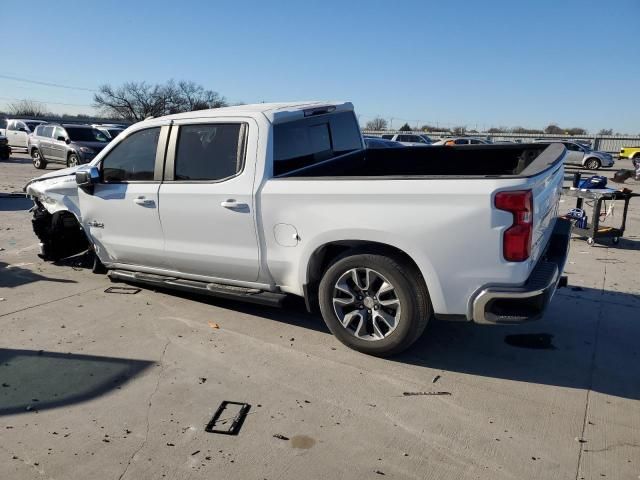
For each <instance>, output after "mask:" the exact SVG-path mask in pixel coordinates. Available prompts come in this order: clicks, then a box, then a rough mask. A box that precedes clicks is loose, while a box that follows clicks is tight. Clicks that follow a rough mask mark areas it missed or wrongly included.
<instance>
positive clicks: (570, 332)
mask: <svg viewBox="0 0 640 480" xmlns="http://www.w3.org/2000/svg"><path fill="white" fill-rule="evenodd" d="M639 310H640V296H638V295H633V294H627V293H618V292H608V291H605V292H602V291H600V290H594V289H590V288H580V287H574V289H567V290H562V291H559V292H558V294H556V296H555V297H554V299H553V301H552V303H551V305H550V307H549V310H548V311H547V314H546V315H545V317H544V318H543V319H542V320H539V321H538V322H533V323H530V324H525V325H516V326H489V325H488V326H485V325H476V324H473V323H466V322H465V323H454V322H445V321H435V322H432V323H431V324H430V325H429V326H428V327H427V331H426V334H425V335H424V336H423V337H422V338H421V339H420V340H418V341H417V342H416V344H415V345H414V346H412V347H411V348H410V349H409V350H408V351H406V352H405V353H403V354H401V355H399V356H397V357H394V358H392V359H391V360H392V361H395V362H401V363H407V364H412V365H417V366H423V367H429V368H431V369H436V370H441V371H443V372H445V373H446V372H457V373H463V374H467V375H474V376H478V377H487V378H500V379H506V380H512V381H516V382H523V383H538V384H543V385H551V386H558V387H568V388H575V389H583V390H587V389H592V390H594V391H597V392H600V393H603V394H606V395H613V396H617V397H622V398H628V399H633V400H639V399H640V345H639V344H638V342H637V339H638V338H640V316H638V311H639Z"/></svg>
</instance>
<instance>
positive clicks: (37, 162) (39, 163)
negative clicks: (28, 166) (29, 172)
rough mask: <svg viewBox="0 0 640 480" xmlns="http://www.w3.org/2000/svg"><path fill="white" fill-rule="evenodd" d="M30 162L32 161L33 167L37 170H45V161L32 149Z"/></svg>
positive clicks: (38, 151) (35, 149) (37, 151)
mask: <svg viewBox="0 0 640 480" xmlns="http://www.w3.org/2000/svg"><path fill="white" fill-rule="evenodd" d="M31 160H32V161H33V166H34V167H36V168H37V169H38V170H44V169H45V168H47V161H46V160H45V159H44V158H43V157H42V155H41V154H40V150H38V149H37V148H34V149H33V150H31Z"/></svg>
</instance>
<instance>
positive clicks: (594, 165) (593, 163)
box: [584, 158, 601, 170]
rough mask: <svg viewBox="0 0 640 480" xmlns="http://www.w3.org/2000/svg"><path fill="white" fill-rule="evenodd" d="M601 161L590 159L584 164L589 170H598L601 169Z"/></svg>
mask: <svg viewBox="0 0 640 480" xmlns="http://www.w3.org/2000/svg"><path fill="white" fill-rule="evenodd" d="M600 165H601V164H600V160H598V159H597V158H589V159H588V160H587V161H586V163H585V164H584V166H585V167H587V168H588V169H589V170H598V169H599V168H600Z"/></svg>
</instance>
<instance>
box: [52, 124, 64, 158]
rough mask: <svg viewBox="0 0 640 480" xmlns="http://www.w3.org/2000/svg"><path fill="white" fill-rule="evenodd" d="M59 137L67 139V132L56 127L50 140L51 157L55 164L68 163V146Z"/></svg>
mask: <svg viewBox="0 0 640 480" xmlns="http://www.w3.org/2000/svg"><path fill="white" fill-rule="evenodd" d="M58 137H65V138H66V137H67V132H65V131H64V130H63V129H62V128H60V127H56V128H54V130H53V136H52V138H51V139H50V140H49V146H48V148H49V155H50V157H51V160H53V161H55V162H64V163H66V162H67V144H66V142H63V141H62V140H58Z"/></svg>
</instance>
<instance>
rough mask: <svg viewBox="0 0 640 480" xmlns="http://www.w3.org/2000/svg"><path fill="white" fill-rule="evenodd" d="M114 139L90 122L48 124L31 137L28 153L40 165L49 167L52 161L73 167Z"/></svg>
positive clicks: (34, 164)
mask: <svg viewBox="0 0 640 480" xmlns="http://www.w3.org/2000/svg"><path fill="white" fill-rule="evenodd" d="M110 140H111V138H110V137H109V136H108V134H106V133H104V132H101V131H100V130H97V129H95V128H93V127H92V126H90V125H74V124H53V123H48V124H46V125H40V126H38V127H37V128H36V131H35V133H34V134H33V135H32V136H31V137H30V138H29V145H28V152H29V154H30V155H31V158H32V160H33V166H34V167H36V168H39V169H42V168H47V164H48V163H63V164H66V165H67V167H73V166H76V165H80V164H82V163H87V162H89V161H91V160H92V159H93V158H94V157H95V156H96V154H97V153H98V152H100V151H101V150H102V149H103V148H104V147H105V146H106V145H107V144H108V143H109V141H110Z"/></svg>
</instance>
